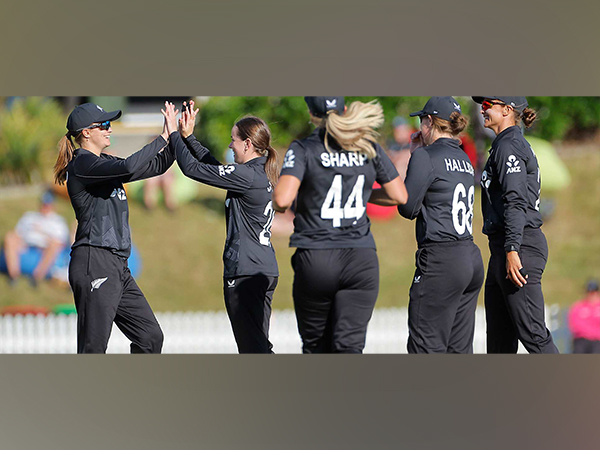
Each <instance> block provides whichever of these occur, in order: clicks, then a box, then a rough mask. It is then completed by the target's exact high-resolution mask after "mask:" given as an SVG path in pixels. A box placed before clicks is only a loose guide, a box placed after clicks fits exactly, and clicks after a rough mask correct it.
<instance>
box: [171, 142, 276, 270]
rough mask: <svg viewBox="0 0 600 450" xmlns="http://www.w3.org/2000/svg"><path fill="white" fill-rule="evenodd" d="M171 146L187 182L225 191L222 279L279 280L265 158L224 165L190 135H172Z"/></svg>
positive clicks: (269, 184)
mask: <svg viewBox="0 0 600 450" xmlns="http://www.w3.org/2000/svg"><path fill="white" fill-rule="evenodd" d="M170 145H171V147H172V148H173V149H174V151H175V152H176V154H177V164H179V167H180V168H181V171H182V172H183V173H184V174H185V175H186V176H188V177H190V178H192V179H194V180H196V181H200V182H201V183H205V184H208V185H209V186H214V187H218V188H221V189H227V197H226V199H225V211H226V223H227V238H226V240H225V250H224V251H223V264H224V270H223V277H224V278H235V277H241V276H250V275H266V276H271V277H277V276H279V269H278V267H277V259H276V258H275V250H274V248H273V246H272V245H271V225H272V224H273V218H274V216H275V210H274V209H273V202H272V201H271V193H272V192H273V186H272V185H271V183H270V182H269V179H268V178H267V174H266V172H265V163H266V162H267V157H266V156H261V157H258V158H254V159H251V160H250V161H247V162H246V163H245V164H226V165H223V164H221V163H220V162H219V161H218V160H217V159H216V158H214V157H213V156H212V155H211V154H210V152H209V150H208V149H207V148H206V147H204V146H202V144H200V142H198V140H197V139H196V138H195V137H194V135H190V136H188V137H187V138H186V139H183V138H182V137H181V135H180V134H179V133H173V134H171V140H170ZM190 152H191V153H190ZM192 155H193V156H192ZM206 232H207V231H206Z"/></svg>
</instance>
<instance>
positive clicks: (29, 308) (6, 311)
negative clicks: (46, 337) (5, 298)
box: [0, 305, 50, 316]
mask: <svg viewBox="0 0 600 450" xmlns="http://www.w3.org/2000/svg"><path fill="white" fill-rule="evenodd" d="M49 313H50V310H49V309H48V308H46V307H44V306H35V305H11V306H4V307H2V308H0V315H2V316H16V315H19V314H20V315H22V316H26V315H28V314H33V315H34V316H35V315H38V314H43V315H44V316H47V315H48V314H49Z"/></svg>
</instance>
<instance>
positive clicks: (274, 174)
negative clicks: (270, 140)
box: [265, 145, 280, 186]
mask: <svg viewBox="0 0 600 450" xmlns="http://www.w3.org/2000/svg"><path fill="white" fill-rule="evenodd" d="M266 153H267V162H266V163H265V173H266V174H267V178H268V179H269V182H270V183H271V184H272V185H273V186H275V185H276V184H277V181H278V180H279V170H280V169H279V154H278V153H277V151H276V150H275V149H274V148H273V147H271V146H270V145H269V146H268V147H267V150H266Z"/></svg>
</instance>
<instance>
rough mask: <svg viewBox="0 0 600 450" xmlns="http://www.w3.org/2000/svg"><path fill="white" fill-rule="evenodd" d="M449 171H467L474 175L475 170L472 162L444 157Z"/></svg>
mask: <svg viewBox="0 0 600 450" xmlns="http://www.w3.org/2000/svg"><path fill="white" fill-rule="evenodd" d="M444 162H445V163H446V171H447V172H466V173H468V174H470V175H473V174H474V173H475V171H474V170H473V166H472V165H471V163H470V162H468V161H464V160H461V159H454V158H444Z"/></svg>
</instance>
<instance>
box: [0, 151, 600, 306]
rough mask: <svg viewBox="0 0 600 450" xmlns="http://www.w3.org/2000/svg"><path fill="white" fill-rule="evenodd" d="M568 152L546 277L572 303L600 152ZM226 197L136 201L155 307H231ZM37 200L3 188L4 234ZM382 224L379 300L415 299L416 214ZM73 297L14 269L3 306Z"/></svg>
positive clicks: (376, 228) (597, 248)
mask: <svg viewBox="0 0 600 450" xmlns="http://www.w3.org/2000/svg"><path fill="white" fill-rule="evenodd" d="M561 153H562V154H561V156H562V157H563V160H564V161H565V163H566V164H567V166H568V167H569V169H570V171H571V175H572V179H573V181H572V183H571V185H570V186H569V188H567V189H565V190H564V191H563V192H561V193H559V194H558V195H556V196H555V198H556V212H555V214H554V216H553V217H552V218H551V219H550V220H547V221H546V223H545V224H544V227H543V230H544V233H545V234H546V236H547V238H548V244H549V248H550V259H549V262H548V266H547V268H546V272H545V275H544V284H543V286H544V294H545V296H546V301H547V303H548V304H553V303H558V304H560V305H562V306H568V305H570V304H571V303H572V302H574V301H575V300H577V299H578V298H579V297H580V296H581V294H582V289H583V286H584V285H585V282H586V280H587V279H588V278H589V277H591V276H596V277H600V232H599V230H600V152H599V151H598V150H596V149H595V148H594V147H592V146H578V147H572V148H568V149H564V150H563V151H562V152H561ZM224 198H225V192H224V191H220V190H217V189H213V188H210V187H206V186H201V188H200V190H199V195H198V199H197V200H194V201H192V202H191V203H188V204H186V205H184V206H182V207H180V208H179V209H178V211H177V212H176V213H175V214H171V213H169V212H167V211H165V210H164V208H162V207H159V208H158V209H157V210H155V211H152V212H148V211H146V210H145V209H144V208H143V206H142V205H141V204H140V203H138V202H134V201H132V200H130V208H131V218H130V223H131V228H132V230H133V231H132V233H133V241H134V243H135V245H136V246H137V248H138V249H139V251H140V254H141V257H142V264H143V268H142V274H141V276H140V277H139V278H138V280H137V281H138V284H139V285H140V287H141V288H142V290H143V291H144V293H145V294H146V297H147V298H148V301H149V302H150V304H151V305H152V307H153V308H154V310H155V311H175V310H218V309H222V308H223V293H222V271H223V266H222V260H221V254H222V251H223V243H224V240H225V219H224V215H223V201H224ZM479 202H480V193H479V192H478V191H477V192H476V208H475V219H474V220H475V225H474V237H475V242H476V243H477V245H478V246H479V248H480V249H481V253H482V256H483V259H484V264H485V265H487V259H488V257H489V251H488V247H487V238H486V237H485V236H484V235H482V234H481V223H482V220H481V212H480V207H479ZM37 203H38V196H37V195H35V194H31V195H24V196H20V197H19V198H6V196H4V197H3V196H2V193H1V192H0V235H1V236H4V234H5V233H6V232H7V231H8V230H10V229H11V228H13V227H14V225H15V224H16V222H17V220H18V219H19V217H21V215H22V214H23V213H24V212H25V211H28V210H32V209H36V208H37ZM58 211H59V212H60V213H61V214H63V215H64V217H65V218H67V219H68V220H69V222H73V221H74V220H75V217H74V214H73V211H72V209H71V206H70V204H69V202H68V201H66V200H59V202H58ZM372 230H373V234H374V235H375V239H376V242H377V248H378V254H379V262H380V271H381V282H380V294H379V299H378V302H377V305H378V306H379V307H392V306H396V307H400V306H406V304H407V302H408V289H409V287H410V283H411V281H412V275H413V271H414V254H415V251H416V244H415V239H414V221H413V222H409V221H407V220H404V219H402V218H401V217H399V216H397V217H395V218H394V219H393V220H390V221H389V222H375V223H373V226H372ZM273 245H274V246H275V249H276V252H277V259H278V262H279V267H280V271H281V276H280V281H279V285H278V287H277V290H276V292H275V296H274V300H273V302H274V307H275V308H280V309H282V308H291V307H292V296H291V292H292V279H293V272H292V270H291V266H290V258H291V256H292V253H293V251H294V249H290V248H289V247H288V238H287V237H281V236H276V237H274V238H273ZM72 301H73V300H72V296H71V293H70V290H69V289H68V288H60V287H57V286H54V285H50V284H48V283H44V284H42V285H41V286H39V287H38V288H37V289H33V288H32V287H31V286H29V283H27V281H26V280H24V279H23V280H21V281H20V282H19V283H18V284H17V285H16V286H14V287H10V286H9V285H8V280H7V277H6V276H0V306H3V305H15V304H31V305H41V306H47V307H52V306H54V305H56V304H60V303H69V302H72ZM481 301H482V296H480V302H481Z"/></svg>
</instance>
